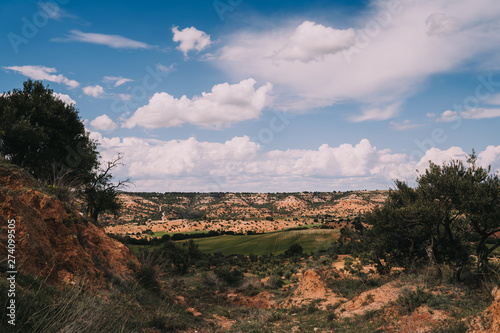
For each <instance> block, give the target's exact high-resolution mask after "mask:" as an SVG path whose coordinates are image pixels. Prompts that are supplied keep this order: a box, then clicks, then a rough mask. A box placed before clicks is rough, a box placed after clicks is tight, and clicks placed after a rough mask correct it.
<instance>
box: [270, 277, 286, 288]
mask: <svg viewBox="0 0 500 333" xmlns="http://www.w3.org/2000/svg"><path fill="white" fill-rule="evenodd" d="M267 285H268V286H269V288H271V289H279V288H281V287H283V280H282V279H281V277H279V276H278V275H271V276H270V277H269V280H267Z"/></svg>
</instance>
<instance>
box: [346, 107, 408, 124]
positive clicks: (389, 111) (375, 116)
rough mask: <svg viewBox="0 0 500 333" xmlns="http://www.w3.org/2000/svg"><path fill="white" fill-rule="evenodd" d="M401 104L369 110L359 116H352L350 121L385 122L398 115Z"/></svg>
mask: <svg viewBox="0 0 500 333" xmlns="http://www.w3.org/2000/svg"><path fill="white" fill-rule="evenodd" d="M400 106H401V103H394V104H391V105H388V106H386V107H383V108H369V109H365V110H363V111H362V114H361V115H357V116H352V117H351V118H350V120H351V121H354V122H361V121H368V120H386V119H390V118H393V117H394V116H396V115H397V114H398V113H399V108H400Z"/></svg>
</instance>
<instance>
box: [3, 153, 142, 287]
mask: <svg viewBox="0 0 500 333" xmlns="http://www.w3.org/2000/svg"><path fill="white" fill-rule="evenodd" d="M36 185H37V184H36V183H35V182H34V181H33V180H32V179H31V178H30V177H29V176H28V175H25V174H23V173H22V172H20V171H19V170H16V169H15V168H14V167H12V166H9V165H5V164H4V162H2V163H0V243H1V245H0V257H1V258H6V257H7V247H6V244H7V239H6V238H7V221H8V220H12V219H14V220H15V221H16V223H15V224H16V233H15V235H16V238H15V241H16V248H15V250H16V252H15V257H16V266H17V267H16V269H17V270H18V271H22V272H23V273H25V274H35V275H40V276H42V277H44V278H46V279H47V281H48V282H49V283H57V282H58V281H60V280H62V281H65V282H66V283H74V282H75V281H76V280H81V279H86V280H88V282H89V283H90V285H91V286H93V287H96V288H100V287H103V286H105V285H106V281H107V280H110V279H111V278H112V277H113V276H117V277H122V278H126V277H128V276H129V275H130V274H131V273H132V271H131V269H130V268H129V266H131V264H132V263H133V264H135V265H136V266H137V265H138V262H137V259H136V258H135V256H134V255H133V254H132V253H131V252H130V251H129V250H128V248H126V247H125V246H124V245H123V244H121V243H119V242H117V241H116V240H114V239H111V238H109V237H108V236H107V235H106V234H105V232H104V230H102V229H100V228H98V227H96V226H95V225H94V224H92V223H90V222H88V221H87V220H86V219H85V218H83V217H82V216H81V214H80V213H79V212H76V211H71V210H69V209H68V210H67V209H66V207H65V206H64V204H63V203H62V202H61V201H59V200H57V199H55V198H53V197H51V196H49V195H47V194H45V193H42V192H40V191H38V190H35V189H33V188H36ZM133 264H132V266H133Z"/></svg>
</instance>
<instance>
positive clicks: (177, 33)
mask: <svg viewBox="0 0 500 333" xmlns="http://www.w3.org/2000/svg"><path fill="white" fill-rule="evenodd" d="M172 33H173V34H174V37H173V38H172V40H173V41H174V42H180V43H181V44H180V45H179V46H177V49H178V50H179V51H182V53H184V56H187V54H188V52H189V51H191V50H196V51H198V52H199V51H202V50H203V49H206V48H207V47H209V46H210V44H212V41H211V40H210V35H207V34H206V33H205V32H203V31H201V30H198V29H196V28H195V27H190V28H184V29H182V30H179V27H173V28H172Z"/></svg>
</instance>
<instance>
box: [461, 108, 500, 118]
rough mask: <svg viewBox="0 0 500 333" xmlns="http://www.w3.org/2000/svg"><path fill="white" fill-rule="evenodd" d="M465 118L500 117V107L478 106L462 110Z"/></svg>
mask: <svg viewBox="0 0 500 333" xmlns="http://www.w3.org/2000/svg"><path fill="white" fill-rule="evenodd" d="M462 117H464V118H465V119H487V118H497V117H500V109H498V108H497V109H494V108H491V109H488V108H476V109H471V110H468V111H464V112H462Z"/></svg>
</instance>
